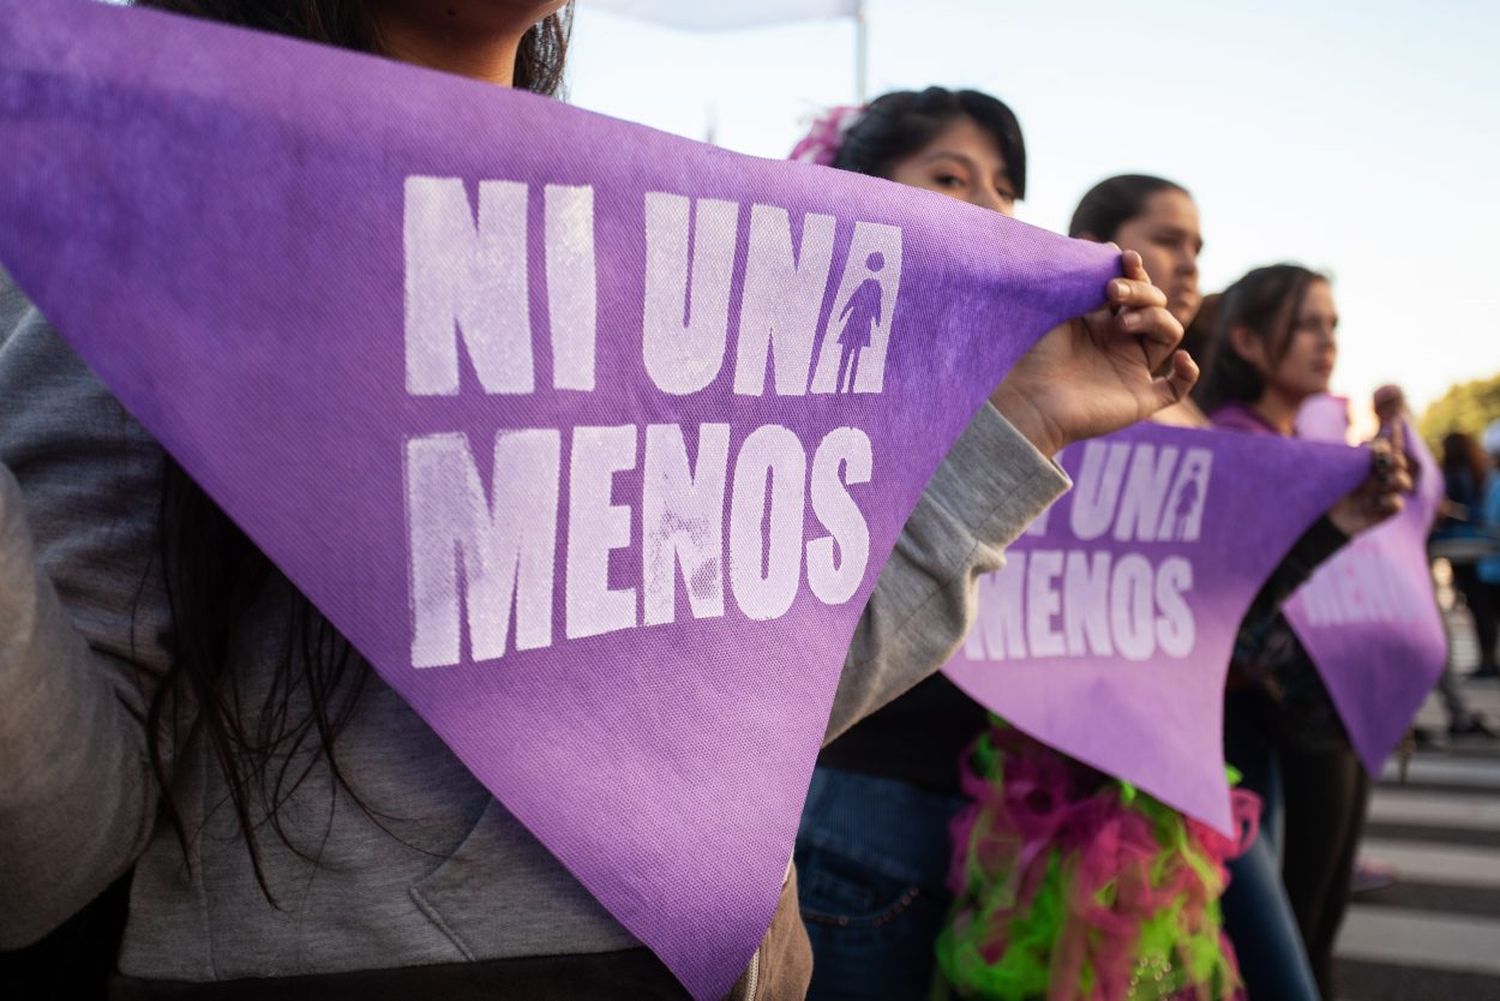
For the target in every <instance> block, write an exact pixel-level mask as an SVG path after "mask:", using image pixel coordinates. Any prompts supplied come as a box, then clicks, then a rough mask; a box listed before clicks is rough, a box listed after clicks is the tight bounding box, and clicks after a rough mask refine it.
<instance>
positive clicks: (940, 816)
mask: <svg viewBox="0 0 1500 1001" xmlns="http://www.w3.org/2000/svg"><path fill="white" fill-rule="evenodd" d="M963 805H964V801H963V800H962V799H961V798H959V797H952V796H942V795H938V794H935V793H930V792H926V791H924V790H922V789H919V788H917V787H916V786H912V785H909V784H907V783H905V782H898V781H896V780H894V779H884V778H877V777H875V776H870V775H859V774H857V773H854V772H845V771H839V770H838V769H833V768H819V769H817V770H815V771H814V772H813V779H812V787H811V789H810V790H809V792H808V796H807V805H806V807H804V808H803V811H802V825H801V829H800V830H799V831H798V832H797V853H796V861H797V887H798V897H799V900H800V903H801V906H802V919H803V921H804V922H805V923H806V925H807V935H808V938H809V939H811V941H812V948H813V975H812V986H811V988H809V990H808V994H807V996H808V999H809V1001H834V999H839V1001H844V999H855V998H913V999H916V998H922V997H925V996H926V995H927V992H928V989H929V988H930V987H931V984H932V976H933V970H934V967H935V965H936V961H935V958H934V953H933V944H934V943H935V942H936V941H937V936H938V932H939V931H941V930H942V927H943V922H944V920H946V918H947V916H948V908H949V906H950V905H951V903H952V899H953V898H952V897H951V896H950V895H949V893H948V891H947V888H946V887H945V885H944V883H945V880H946V876H947V872H948V860H949V853H950V849H949V844H948V821H949V820H950V819H952V817H953V815H954V814H955V813H957V812H958V810H959V809H960V808H961V807H962V806H963Z"/></svg>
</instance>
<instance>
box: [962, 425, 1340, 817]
mask: <svg viewBox="0 0 1500 1001" xmlns="http://www.w3.org/2000/svg"><path fill="white" fill-rule="evenodd" d="M1062 461H1063V466H1064V468H1066V469H1067V470H1068V473H1069V475H1071V476H1072V477H1073V480H1074V487H1073V490H1072V491H1070V492H1069V493H1068V494H1067V495H1065V496H1064V497H1062V498H1061V499H1060V500H1059V501H1058V502H1057V503H1056V504H1054V505H1053V506H1052V509H1051V510H1050V511H1048V513H1047V516H1046V517H1045V518H1044V519H1042V520H1040V521H1038V522H1037V523H1036V524H1035V525H1033V526H1032V529H1031V530H1030V531H1029V532H1028V533H1027V534H1026V535H1025V536H1023V537H1022V538H1021V539H1020V540H1019V541H1018V542H1017V543H1016V544H1015V545H1014V546H1012V547H1011V549H1010V551H1009V553H1008V564H1007V566H1006V567H1005V569H1004V570H1001V571H1000V572H999V573H996V574H992V575H990V576H989V577H988V578H985V579H984V580H982V581H981V584H980V590H979V618H978V622H977V624H976V625H975V627H974V629H973V631H972V632H971V633H970V635H969V639H968V642H967V643H966V644H965V647H964V649H963V650H962V651H961V652H960V653H959V655H958V656H957V657H955V658H954V659H953V660H952V661H950V662H949V664H948V666H947V667H946V668H945V669H944V670H945V672H946V673H947V675H948V677H949V678H951V679H952V680H953V681H954V682H955V683H956V684H957V685H958V686H959V687H960V688H962V689H964V690H965V691H966V692H968V693H969V694H970V695H972V696H973V697H974V698H975V699H976V700H978V701H979V702H980V703H982V704H983V705H984V706H985V707H987V708H989V709H991V710H993V711H995V712H997V713H999V714H1000V715H1001V716H1002V717H1004V718H1005V720H1006V721H1007V722H1009V723H1012V724H1014V725H1015V726H1017V727H1019V728H1020V729H1021V730H1023V731H1025V732H1026V733H1028V734H1030V735H1031V736H1033V737H1035V738H1036V739H1038V740H1040V741H1042V742H1043V743H1045V744H1049V745H1051V746H1052V747H1055V748H1057V749H1058V750H1060V751H1063V752H1065V753H1067V754H1069V755H1072V756H1073V757H1075V758H1078V759H1079V760H1081V761H1083V762H1086V763H1087V764H1090V765H1093V766H1094V767H1095V768H1098V769H1100V770H1101V771H1104V772H1107V773H1109V774H1111V775H1115V776H1118V777H1119V778H1122V779H1124V780H1126V781H1128V782H1132V783H1135V784H1136V785H1139V786H1140V787H1141V788H1143V789H1145V790H1146V791H1147V792H1150V793H1151V794H1153V795H1154V796H1156V797H1157V798H1158V799H1160V800H1162V801H1163V802H1165V803H1168V804H1170V805H1171V806H1174V807H1176V808H1177V809H1179V810H1182V811H1183V812H1185V813H1188V814H1191V815H1193V816H1195V817H1198V818H1200V819H1202V820H1204V821H1206V822H1208V823H1210V824H1213V825H1215V826H1217V827H1219V828H1220V829H1222V830H1228V829H1229V826H1230V812H1229V787H1228V785H1227V783H1226V781H1225V776H1224V754H1223V746H1222V740H1223V738H1222V716H1223V692H1224V678H1225V672H1226V671H1227V669H1228V666H1229V658H1230V652H1231V650H1232V648H1233V644H1234V637H1235V634H1236V632H1237V631H1238V628H1239V624H1240V621H1241V619H1242V618H1243V617H1244V614H1245V611H1246V609H1247V608H1248V607H1249V605H1250V602H1251V600H1252V599H1253V598H1254V597H1255V594H1256V592H1257V591H1259V590H1260V587H1261V585H1262V583H1264V581H1265V580H1266V578H1267V576H1269V574H1270V572H1271V570H1272V569H1273V568H1274V567H1275V566H1276V565H1277V564H1278V563H1279V562H1280V561H1281V558H1282V557H1283V556H1284V555H1285V554H1286V552H1287V550H1288V549H1290V548H1291V546H1292V544H1293V543H1294V542H1295V541H1296V540H1297V538H1298V537H1299V536H1300V535H1302V533H1303V532H1304V531H1306V530H1307V528H1308V527H1309V526H1310V525H1311V524H1312V523H1313V522H1314V521H1315V520H1316V519H1317V518H1318V516H1319V515H1321V514H1322V513H1324V512H1325V511H1327V510H1328V508H1329V507H1330V506H1332V504H1333V502H1334V501H1335V500H1337V499H1338V498H1339V497H1341V496H1343V495H1344V494H1345V493H1347V492H1348V491H1349V490H1351V489H1352V488H1353V487H1354V486H1355V484H1357V483H1358V482H1359V481H1360V480H1361V479H1363V477H1364V476H1365V475H1366V472H1367V471H1368V469H1369V456H1368V454H1367V453H1365V452H1364V451H1362V450H1358V449H1352V448H1345V447H1342V446H1332V445H1324V444H1315V443H1311V442H1301V441H1288V440H1285V439H1280V438H1271V437H1256V436H1251V435H1241V434H1230V433H1224V432H1217V431H1193V430H1186V429H1182V428H1171V427H1163V426H1158V425H1146V426H1140V427H1136V428H1132V429H1130V430H1127V431H1124V432H1121V433H1119V434H1116V435H1111V436H1110V437H1108V438H1105V439H1101V440H1098V441H1092V442H1085V443H1083V444H1081V445H1074V446H1072V447H1070V448H1069V449H1067V451H1066V452H1065V453H1064V456H1063V460H1062Z"/></svg>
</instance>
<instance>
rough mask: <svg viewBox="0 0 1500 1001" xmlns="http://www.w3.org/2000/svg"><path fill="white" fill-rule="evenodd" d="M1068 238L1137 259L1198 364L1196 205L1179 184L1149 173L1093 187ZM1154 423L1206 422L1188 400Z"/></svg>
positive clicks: (1200, 327)
mask: <svg viewBox="0 0 1500 1001" xmlns="http://www.w3.org/2000/svg"><path fill="white" fill-rule="evenodd" d="M1068 235H1069V236H1072V237H1077V238H1078V239H1080V240H1093V241H1094V242H1096V243H1113V244H1115V245H1116V246H1119V247H1120V248H1122V249H1124V250H1134V251H1135V252H1136V253H1138V254H1140V255H1141V261H1142V263H1143V264H1144V265H1145V266H1146V273H1147V274H1148V275H1150V276H1151V280H1152V281H1153V282H1155V283H1156V284H1157V286H1158V287H1160V288H1161V290H1162V291H1163V292H1165V293H1166V294H1167V308H1168V309H1169V310H1171V311H1172V315H1173V316H1175V317H1176V318H1177V321H1178V322H1179V323H1181V324H1182V325H1183V327H1184V328H1186V329H1188V330H1190V331H1193V332H1194V333H1193V334H1192V341H1191V342H1189V341H1188V337H1189V334H1187V333H1185V334H1184V335H1183V350H1185V351H1188V352H1189V353H1190V354H1192V356H1193V357H1194V358H1197V359H1199V361H1200V363H1201V362H1202V356H1201V352H1202V351H1203V349H1204V348H1205V347H1206V344H1207V340H1208V338H1206V337H1205V336H1204V335H1203V334H1202V331H1203V330H1204V329H1205V328H1204V323H1205V322H1207V318H1204V317H1200V308H1201V307H1202V306H1203V305H1204V303H1203V295H1202V292H1201V291H1200V290H1199V288H1198V255H1199V254H1201V253H1203V235H1202V233H1201V232H1200V230H1199V224H1198V206H1197V205H1196V204H1195V203H1194V202H1193V196H1192V194H1191V193H1190V192H1189V191H1188V189H1187V188H1184V187H1183V186H1182V185H1180V184H1178V183H1176V182H1175V181H1169V180H1167V179H1166V178H1164V177H1154V176H1152V175H1150V174H1119V175H1117V176H1115V177H1108V178H1105V179H1104V180H1102V181H1100V182H1099V183H1098V184H1096V185H1094V186H1093V187H1092V188H1090V189H1089V190H1088V192H1087V193H1086V194H1084V196H1083V199H1082V200H1081V201H1079V203H1078V207H1077V208H1076V209H1074V210H1073V219H1072V221H1071V222H1069V223H1068ZM1155 419H1156V420H1157V421H1158V422H1160V423H1164V424H1175V425H1179V426H1184V427H1204V426H1206V425H1207V424H1208V418H1206V417H1205V416H1204V415H1203V412H1202V411H1201V410H1199V409H1198V407H1197V405H1196V404H1194V403H1193V401H1192V400H1191V399H1186V400H1183V401H1181V402H1180V403H1178V404H1177V405H1176V406H1173V407H1168V408H1167V409H1166V410H1164V411H1162V412H1161V413H1159V414H1157V415H1156V418H1155Z"/></svg>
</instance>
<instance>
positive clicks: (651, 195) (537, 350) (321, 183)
mask: <svg viewBox="0 0 1500 1001" xmlns="http://www.w3.org/2000/svg"><path fill="white" fill-rule="evenodd" d="M0 52H3V58H0V150H3V151H4V154H3V156H4V161H5V163H4V168H3V171H4V172H3V174H0V261H3V263H4V266H5V267H6V269H8V270H9V271H10V273H11V275H12V276H13V277H14V278H15V279H16V281H17V282H18V283H19V284H20V286H21V287H22V288H23V289H24V290H25V291H26V293H27V294H28V295H29V296H30V297H31V298H32V299H33V300H34V301H35V302H36V303H37V305H38V306H39V307H40V308H41V310H42V312H43V313H44V315H46V316H47V317H48V318H49V319H50V320H51V321H52V322H53V323H54V324H56V326H57V327H58V329H59V331H60V332H61V333H62V334H63V336H64V337H66V338H67V339H68V341H69V342H70V343H71V344H72V345H73V346H74V348H75V349H76V350H77V351H78V352H79V354H80V355H82V356H83V357H84V359H85V360H87V361H88V363H89V364H90V366H91V367H92V368H93V369H94V370H95V371H96V372H97V373H98V374H99V375H100V377H101V378H103V380H104V381H105V383H106V384H107V385H108V386H109V388H110V389H111V391H112V392H114V393H115V395H117V396H118V397H119V398H120V399H121V400H122V401H123V402H124V403H125V405H126V406H127V407H129V408H130V409H131V410H132V411H133V413H134V414H135V415H136V416H137V417H138V418H139V419H140V420H141V421H142V422H143V423H144V424H145V425H146V427H147V428H149V429H150V431H151V432H152V433H153V434H154V435H155V436H156V437H157V438H158V439H159V440H160V441H161V442H162V443H163V444H164V445H165V446H166V447H167V448H168V449H169V450H170V451H171V452H172V453H173V454H174V455H175V456H176V457H177V459H178V460H179V461H180V462H181V463H182V464H183V466H184V467H185V468H186V469H187V470H188V471H189V472H190V473H191V474H192V476H193V477H194V478H195V479H196V480H197V481H198V482H199V483H201V484H202V485H203V486H204V487H205V488H206V489H207V490H208V491H209V493H210V494H211V495H212V496H213V497H214V498H215V499H216V500H217V502H218V503H219V504H220V505H221V506H222V507H223V508H224V509H225V510H226V511H227V512H228V513H229V514H230V515H231V516H232V517H233V518H234V519H235V520H236V521H237V522H238V523H239V524H240V525H241V527H243V528H244V529H245V530H246V531H247V532H248V534H249V535H250V536H251V537H252V538H253V539H254V540H255V541H256V542H257V544H258V545H259V546H260V547H261V548H262V549H263V550H265V551H266V553H267V554H268V555H269V556H270V557H271V559H272V560H274V561H275V563H276V564H277V565H278V566H279V567H280V568H281V569H282V570H283V571H284V572H285V573H286V574H287V575H288V576H289V577H290V578H291V579H292V580H293V581H295V582H296V584H297V585H298V586H299V587H300V588H301V589H302V591H303V592H305V593H306V594H307V595H308V597H309V598H311V599H312V601H314V602H315V603H316V604H317V606H318V607H319V608H320V609H321V610H322V611H323V612H324V613H325V614H326V615H327V616H328V617H329V618H330V619H331V620H332V622H333V623H334V624H335V625H337V626H338V628H339V629H340V630H341V631H342V632H343V633H344V634H345V635H347V636H348V637H349V638H350V639H351V641H352V642H353V643H354V644H355V646H356V647H357V648H358V649H359V650H360V651H361V652H362V653H363V654H364V655H365V656H366V657H367V658H368V659H369V661H370V662H371V663H372V664H373V665H374V667H375V669H376V670H377V671H378V672H379V673H380V675H381V677H382V678H383V679H384V680H385V682H386V683H388V684H389V685H391V686H392V687H393V688H395V689H396V690H397V691H398V692H400V694H401V695H402V696H403V697H404V698H405V699H406V700H407V701H408V702H409V703H410V704H411V705H412V706H413V707H414V708H415V709H416V711H417V712H419V713H420V714H421V715H422V716H423V718H424V719H426V720H427V722H428V723H429V724H431V726H432V727H433V728H434V729H435V730H436V731H437V733H438V734H439V735H441V736H442V738H443V740H444V741H445V742H447V744H448V745H449V746H450V747H451V748H452V749H453V751H454V752H455V753H456V754H457V755H458V756H459V758H461V759H462V760H463V762H464V763H465V765H467V767H468V768H469V769H470V770H471V771H472V772H473V773H474V774H475V775H476V776H477V777H478V778H479V779H480V780H481V781H482V782H484V784H485V785H486V786H487V787H488V788H489V789H490V790H491V791H492V792H493V793H494V794H495V796H496V797H497V798H499V799H500V800H501V801H502V802H503V803H504V805H505V806H506V808H508V809H509V810H510V811H511V812H512V813H513V814H514V815H515V816H517V817H518V818H519V819H520V820H521V821H522V822H524V823H525V824H526V825H527V827H528V828H530V830H531V831H532V832H534V833H535V834H536V836H537V837H538V838H539V839H540V840H541V841H542V842H543V843H544V844H545V845H546V846H547V848H548V849H549V850H550V851H552V852H553V854H555V855H556V856H557V857H558V858H559V859H560V860H561V861H562V862H563V863H564V864H565V865H566V866H568V868H569V869H570V870H571V871H572V872H573V873H574V874H575V875H576V876H577V877H578V879H579V880H580V881H581V882H582V883H583V884H584V885H585V886H586V887H588V889H589V890H590V891H591V892H592V893H593V894H594V895H595V896H596V897H597V898H598V899H599V900H600V901H601V902H602V903H603V904H604V906H605V907H607V908H608V909H609V911H610V912H611V913H612V914H613V915H614V916H615V917H616V918H617V919H618V920H619V921H620V922H621V923H622V924H624V925H625V926H626V927H627V928H629V929H630V930H631V932H633V933H634V934H635V935H636V936H637V937H638V938H640V940H641V941H643V942H644V943H646V944H647V945H648V946H650V947H651V948H652V949H653V950H655V952H656V953H657V954H658V955H660V956H661V957H662V959H663V960H665V962H666V963H667V965H668V966H669V967H670V968H671V969H672V970H673V971H674V972H675V973H676V974H677V976H678V977H679V978H681V980H682V982H683V983H684V984H685V985H687V987H688V988H689V990H690V991H691V992H692V993H693V994H694V995H696V996H697V997H700V998H707V997H717V996H720V995H722V994H723V993H724V992H725V991H727V990H728V989H729V987H730V986H731V984H732V983H733V981H734V980H735V978H736V977H737V976H738V975H739V974H740V972H741V971H742V970H743V969H744V968H745V967H746V964H747V963H748V962H749V959H750V957H751V954H752V952H753V950H754V949H755V947H756V944H757V943H758V941H759V940H760V938H761V935H762V933H763V932H764V930H765V929H766V927H767V925H768V923H769V921H770V919H771V914H772V912H773V910H774V908H775V904H776V900H777V896H778V892H779V890H780V888H781V885H782V879H783V875H784V873H785V871H786V867H787V861H788V858H789V856H790V853H791V848H792V841H793V835H794V833H795V830H796V826H797V818H798V815H799V812H800V810H801V805H802V799H803V795H804V793H805V790H806V788H807V782H808V778H809V776H810V774H811V769H812V764H813V759H814V756H815V755H816V753H817V750H818V745H819V742H820V737H821V735H822V734H823V732H824V728H825V725H826V722H827V719H828V711H829V705H830V703H831V700H832V697H833V692H834V688H835V684H836V682H837V679H838V675H839V671H840V667H841V665H842V663H843V660H844V655H845V652H846V649H847V645H848V641H849V637H850V634H851V632H852V630H853V628H854V624H855V621H856V619H857V618H858V616H859V614H860V611H861V609H862V608H863V606H864V604H865V601H866V599H867V598H868V596H869V594H870V591H871V588H872V587H873V586H874V583H875V580H876V577H877V576H878V574H879V572H880V568H881V565H882V564H883V563H884V561H885V559H886V556H887V554H888V553H889V552H890V549H891V547H892V545H893V543H894V540H895V538H896V535H897V533H898V532H899V531H900V528H901V526H902V524H903V522H904V521H905V519H906V517H907V514H908V513H909V512H910V511H911V509H912V507H913V506H914V504H915V503H916V500H917V498H918V496H919V494H920V492H921V490H922V488H923V486H924V484H926V482H927V480H928V479H929V478H930V476H931V474H932V472H933V470H934V468H935V467H936V465H937V463H938V461H939V460H940V458H941V456H942V455H943V454H944V452H945V451H946V450H947V448H948V446H949V445H950V443H951V442H952V441H953V440H954V438H955V437H956V436H957V435H958V433H959V432H960V430H961V429H962V428H963V427H964V425H965V424H966V423H967V422H968V420H969V419H970V417H971V415H973V414H974V412H975V411H976V409H977V408H978V407H979V406H981V404H982V402H983V400H984V399H985V397H986V395H987V394H988V393H989V391H990V390H991V389H992V387H993V386H994V385H995V383H996V382H997V381H998V380H999V378H1000V376H1001V375H1002V374H1003V373H1004V372H1005V370H1006V369H1007V368H1008V367H1009V366H1010V365H1011V364H1012V363H1013V362H1014V361H1015V359H1016V358H1017V357H1018V356H1019V355H1020V354H1021V353H1022V352H1023V351H1024V350H1025V349H1026V348H1027V347H1028V346H1029V345H1030V344H1031V343H1032V342H1033V341H1034V340H1035V339H1036V338H1037V337H1038V336H1039V335H1040V334H1041V333H1042V332H1043V331H1045V330H1047V329H1048V328H1050V327H1052V326H1053V325H1055V324H1056V323H1057V322H1058V321H1060V320H1061V319H1064V318H1066V317H1069V316H1073V315H1077V314H1079V313H1081V312H1084V311H1086V310H1087V309H1091V308H1093V307H1095V306H1097V305H1099V304H1100V303H1101V301H1102V299H1103V293H1104V286H1105V283H1106V281H1107V280H1108V279H1109V278H1110V277H1111V276H1112V275H1114V274H1115V273H1116V269H1117V267H1118V264H1117V257H1116V256H1115V254H1114V253H1113V252H1112V251H1110V250H1109V249H1107V248H1104V247H1100V246H1094V245H1088V244H1082V243H1077V242H1070V241H1066V240H1064V239H1062V238H1060V237H1057V236H1054V235H1051V234H1046V233H1043V232H1041V231H1038V230H1034V229H1031V228H1029V227H1026V226H1023V225H1021V224H1018V223H1014V222H1012V221H1010V220H1007V219H1004V218H1002V217H1001V216H999V215H998V214H995V213H989V212H984V211H980V210H977V209H974V208H972V207H970V206H967V205H963V204H961V203H959V202H957V201H954V200H951V199H947V198H944V197H941V196H938V195H932V194H929V193H924V192H917V191H913V190H911V189H907V188H901V187H898V186H896V185H893V184H889V183H885V182H880V181H876V180H873V179H870V178H863V177H856V176H853V175H849V174H842V173H837V172H834V171H831V170H827V169H823V168H818V167H812V166H809V165H804V164H787V163H781V162H773V161H763V160H756V159H752V158H749V157H743V156H737V155H734V154H730V153H727V152H724V151H721V150H716V149H712V148H710V147H706V146H702V145H699V144H697V143H693V142H689V141H687V140H683V139H678V138H675V137H672V136H667V135H664V134H661V133H657V132H653V131H651V130H648V129H644V128H640V127H638V126H632V125H629V124H626V123H623V122H618V121H614V120H610V119H606V118H602V117H600V116H597V115H592V114H588V113H585V112H582V111H578V110H576V109H572V108H568V107H566V106H565V105H562V104H560V103H558V102H555V101H550V100H545V99H541V98H537V97H534V96H530V95H525V94H518V93H510V92H506V91H504V90H501V89H498V88H495V87H491V86H486V85H483V84H479V83H474V82H470V81H466V80H462V79H457V78H454V77H450V76H445V75H441V74H437V73H433V72H428V71H424V70H420V69H415V68H411V67H407V66H402V65H397V64H394V63H391V62H387V61H382V60H377V59H373V58H369V57H364V56H359V55H354V54H351V53H346V52H337V51H332V50H329V49H325V48H320V47H317V46H313V45H309V44H303V43H297V42H291V41H288V40H285V39H278V38H273V37H269V36H264V35H254V34H249V33H246V32H240V31H233V30H229V29H225V28H222V27H217V26H214V25H210V24H206V23H203V22H195V21H188V20H184V19H178V18H173V17H168V16H165V15H161V14H157V13H153V12H146V11H132V10H122V9H116V8H110V7H106V6H103V5H99V4H94V3H83V2H76V0H69V2H64V0H24V2H21V0H0ZM460 553H461V554H462V557H460V555H459V554H460ZM1098 709H1099V711H1101V712H1103V711H1106V710H1107V706H1105V705H1102V704H1101V705H1100V706H1099V707H1098Z"/></svg>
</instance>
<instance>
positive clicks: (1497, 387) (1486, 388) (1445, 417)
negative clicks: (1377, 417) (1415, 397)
mask: <svg viewBox="0 0 1500 1001" xmlns="http://www.w3.org/2000/svg"><path fill="white" fill-rule="evenodd" d="M1493 420H1500V373H1496V374H1495V375H1492V376H1490V377H1489V378H1488V379H1475V380H1474V381H1473V382H1460V383H1458V384H1457V385H1455V386H1453V387H1452V388H1451V389H1449V390H1448V392H1446V393H1444V394H1443V395H1442V396H1440V397H1439V398H1438V399H1436V400H1434V401H1433V402H1432V403H1431V404H1430V405H1429V406H1428V407H1427V409H1426V410H1424V411H1423V412H1422V416H1421V417H1420V418H1419V419H1418V420H1417V429H1418V430H1419V431H1420V432H1421V434H1422V438H1423V439H1424V440H1425V441H1426V442H1427V445H1428V447H1429V448H1431V449H1432V450H1433V452H1434V454H1437V453H1438V450H1439V446H1440V445H1441V444H1442V441H1443V435H1445V434H1448V433H1449V432H1451V431H1467V432H1468V433H1469V434H1472V435H1475V436H1476V437H1477V436H1478V435H1479V434H1480V432H1482V431H1483V430H1484V428H1485V425H1487V424H1489V422H1490V421H1493Z"/></svg>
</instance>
